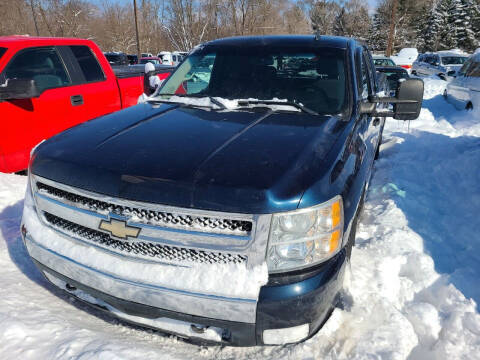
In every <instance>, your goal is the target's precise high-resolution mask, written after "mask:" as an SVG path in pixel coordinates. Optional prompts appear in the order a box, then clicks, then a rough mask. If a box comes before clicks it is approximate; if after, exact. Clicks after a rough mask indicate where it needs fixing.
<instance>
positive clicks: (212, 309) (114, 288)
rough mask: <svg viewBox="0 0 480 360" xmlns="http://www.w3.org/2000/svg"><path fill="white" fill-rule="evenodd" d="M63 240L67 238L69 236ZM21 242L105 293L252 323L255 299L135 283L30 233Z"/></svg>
mask: <svg viewBox="0 0 480 360" xmlns="http://www.w3.org/2000/svg"><path fill="white" fill-rule="evenodd" d="M58 236H61V235H58ZM65 240H67V241H68V239H65ZM24 242H25V245H26V248H27V251H28V253H29V254H30V256H31V257H33V258H34V259H35V260H37V261H38V262H40V263H41V264H42V265H44V266H46V267H48V268H50V269H52V270H54V271H56V272H58V273H60V274H62V275H64V276H66V277H68V278H70V279H73V280H75V281H77V282H79V283H81V284H84V285H86V286H89V287H92V288H94V289H97V290H99V291H102V292H105V293H106V294H109V295H112V296H115V297H118V298H121V299H125V300H128V301H134V302H138V303H140V304H145V305H150V306H154V307H157V308H161V309H165V310H171V311H177V312H181V313H188V314H191V315H196V316H203V317H210V318H214V319H222V320H230V321H238V322H247V323H255V319H256V306H257V300H256V299H242V298H229V297H223V296H218V295H208V294H200V293H194V292H189V291H184V290H177V289H169V288H166V287H162V286H157V285H152V284H145V283H140V282H135V281H132V280H127V279H123V278H120V277H118V276H115V275H114V274H110V273H106V272H102V271H99V270H97V269H94V268H92V267H89V266H86V265H83V264H81V263H79V262H78V261H76V260H73V259H71V258H68V257H66V256H63V255H61V254H59V253H57V252H55V251H54V250H52V249H47V248H46V247H44V246H43V245H41V244H39V243H38V242H36V241H35V240H34V239H33V238H32V236H31V235H30V234H27V236H25V238H24Z"/></svg>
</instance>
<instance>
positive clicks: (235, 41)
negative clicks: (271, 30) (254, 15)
mask: <svg viewBox="0 0 480 360" xmlns="http://www.w3.org/2000/svg"><path fill="white" fill-rule="evenodd" d="M354 41H356V40H355V39H353V38H347V37H340V36H323V35H321V36H320V37H319V38H318V40H317V38H316V36H315V35H268V36H236V37H228V38H223V39H218V40H213V41H209V42H207V43H205V44H204V45H222V46H246V45H250V46H255V45H267V46H268V45H270V46H297V45H298V46H302V45H303V46H310V47H334V48H340V49H346V48H347V45H348V43H351V42H354Z"/></svg>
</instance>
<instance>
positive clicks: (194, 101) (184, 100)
mask: <svg viewBox="0 0 480 360" xmlns="http://www.w3.org/2000/svg"><path fill="white" fill-rule="evenodd" d="M157 99H159V100H162V101H163V102H171V103H177V104H178V103H180V104H185V105H192V106H201V107H210V108H213V109H216V110H218V109H220V110H229V111H232V110H236V109H238V108H239V103H240V102H242V101H260V99H254V98H248V99H234V100H230V99H225V98H222V97H212V98H210V97H201V98H198V97H188V95H187V96H176V95H173V96H171V97H170V98H169V99H168V100H165V99H162V98H161V97H159V96H157V95H156V94H153V95H152V96H151V97H149V98H148V99H146V102H148V101H155V100H157ZM262 100H265V99H262ZM266 101H278V102H288V100H287V99H278V98H273V99H267V100H266ZM217 102H218V103H220V104H222V105H223V106H224V109H222V107H221V106H219V105H218V104H217ZM257 106H268V107H269V108H270V109H272V110H273V111H282V110H283V111H297V112H300V111H301V110H300V109H298V108H296V107H295V106H290V105H279V104H258V105H257V104H252V105H249V106H246V107H257ZM242 108H245V106H243V105H242Z"/></svg>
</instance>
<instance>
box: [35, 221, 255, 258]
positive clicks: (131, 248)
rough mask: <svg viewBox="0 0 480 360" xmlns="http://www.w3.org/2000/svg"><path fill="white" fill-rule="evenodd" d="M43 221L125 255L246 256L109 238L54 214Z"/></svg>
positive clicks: (164, 256)
mask: <svg viewBox="0 0 480 360" xmlns="http://www.w3.org/2000/svg"><path fill="white" fill-rule="evenodd" d="M44 217H45V220H46V221H47V222H48V223H49V224H50V225H51V226H52V227H54V228H56V229H58V230H60V231H63V232H65V233H68V234H71V235H73V236H75V237H77V238H80V239H85V240H88V241H91V242H94V243H96V244H97V245H99V246H101V247H104V248H106V249H110V250H114V251H116V252H120V253H124V254H127V255H131V254H135V255H136V256H139V255H140V256H142V257H145V258H150V259H151V258H154V259H158V260H164V261H173V262H178V263H183V262H193V263H204V264H242V263H245V262H246V261H247V257H246V256H244V255H240V254H228V253H220V252H211V251H203V250H194V249H189V248H182V247H177V246H168V245H160V244H152V243H149V242H141V241H135V242H129V241H120V240H116V239H113V238H112V237H110V235H108V234H106V233H103V232H101V231H97V230H93V229H90V228H87V227H85V226H82V225H79V224H75V223H73V222H71V221H68V220H65V219H62V218H61V217H58V216H56V215H53V214H50V213H48V212H44Z"/></svg>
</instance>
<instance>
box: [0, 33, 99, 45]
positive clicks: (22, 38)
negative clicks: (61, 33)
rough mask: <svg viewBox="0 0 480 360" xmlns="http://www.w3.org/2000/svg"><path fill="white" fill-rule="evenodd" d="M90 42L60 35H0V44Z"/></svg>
mask: <svg viewBox="0 0 480 360" xmlns="http://www.w3.org/2000/svg"><path fill="white" fill-rule="evenodd" d="M87 42H88V43H90V42H91V41H90V40H85V39H76V38H61V37H38V36H28V35H10V36H0V44H9V43H24V44H29V43H31V44H39V43H46V44H55V45H62V44H85V43H87Z"/></svg>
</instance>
